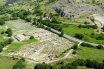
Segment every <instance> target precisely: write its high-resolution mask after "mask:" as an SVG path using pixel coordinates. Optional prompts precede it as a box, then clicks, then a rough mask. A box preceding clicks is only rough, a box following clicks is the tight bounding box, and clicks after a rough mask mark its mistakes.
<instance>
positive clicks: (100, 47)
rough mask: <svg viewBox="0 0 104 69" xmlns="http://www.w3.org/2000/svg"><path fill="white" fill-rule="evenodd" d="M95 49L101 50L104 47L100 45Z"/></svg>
mask: <svg viewBox="0 0 104 69" xmlns="http://www.w3.org/2000/svg"><path fill="white" fill-rule="evenodd" d="M96 48H97V49H103V48H104V47H103V46H102V45H98V46H96Z"/></svg>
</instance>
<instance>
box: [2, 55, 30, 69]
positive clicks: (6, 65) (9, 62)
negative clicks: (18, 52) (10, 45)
mask: <svg viewBox="0 0 104 69" xmlns="http://www.w3.org/2000/svg"><path fill="white" fill-rule="evenodd" d="M17 61H18V59H15V60H13V59H12V58H9V57H4V56H0V69H12V68H13V65H14V64H15V63H16V62H17ZM26 69H31V66H29V65H28V64H27V63H26Z"/></svg>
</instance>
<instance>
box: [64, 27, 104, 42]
mask: <svg viewBox="0 0 104 69" xmlns="http://www.w3.org/2000/svg"><path fill="white" fill-rule="evenodd" d="M63 30H64V33H65V34H68V35H71V36H75V34H76V33H79V34H83V35H84V38H83V39H82V40H85V41H88V42H94V43H98V44H104V40H96V36H99V35H98V34H97V33H96V32H95V31H94V29H92V28H89V29H88V28H78V27H77V26H76V25H69V26H68V27H64V28H63ZM92 33H95V35H94V36H93V37H92V36H91V34H92ZM102 36H103V35H102Z"/></svg>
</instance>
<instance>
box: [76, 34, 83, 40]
mask: <svg viewBox="0 0 104 69" xmlns="http://www.w3.org/2000/svg"><path fill="white" fill-rule="evenodd" d="M75 37H76V38H78V39H82V38H83V37H84V35H83V34H78V33H77V34H75Z"/></svg>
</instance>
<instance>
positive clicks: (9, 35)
mask: <svg viewBox="0 0 104 69" xmlns="http://www.w3.org/2000/svg"><path fill="white" fill-rule="evenodd" d="M6 34H8V37H11V36H12V29H11V28H8V29H7V31H6Z"/></svg>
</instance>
